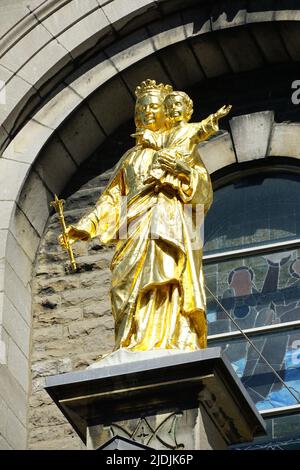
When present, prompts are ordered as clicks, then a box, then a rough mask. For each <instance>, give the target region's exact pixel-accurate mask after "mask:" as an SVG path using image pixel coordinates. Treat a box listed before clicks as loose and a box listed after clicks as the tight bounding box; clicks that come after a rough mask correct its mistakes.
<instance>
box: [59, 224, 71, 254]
mask: <svg viewBox="0 0 300 470" xmlns="http://www.w3.org/2000/svg"><path fill="white" fill-rule="evenodd" d="M70 230H71V227H67V230H66V234H63V233H60V234H59V235H58V237H57V241H58V243H59V244H60V246H61V247H62V248H64V249H65V250H67V249H68V246H67V240H66V236H68V234H69V232H70Z"/></svg>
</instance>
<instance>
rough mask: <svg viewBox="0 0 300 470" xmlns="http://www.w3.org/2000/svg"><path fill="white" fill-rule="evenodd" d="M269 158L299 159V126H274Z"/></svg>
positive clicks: (284, 124) (287, 124) (291, 124)
mask: <svg viewBox="0 0 300 470" xmlns="http://www.w3.org/2000/svg"><path fill="white" fill-rule="evenodd" d="M269 155H270V156H279V157H294V158H300V124H299V123H282V124H274V125H273V129H272V135H271V140H270V148H269Z"/></svg>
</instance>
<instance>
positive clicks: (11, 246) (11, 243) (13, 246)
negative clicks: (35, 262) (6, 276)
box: [6, 232, 32, 286]
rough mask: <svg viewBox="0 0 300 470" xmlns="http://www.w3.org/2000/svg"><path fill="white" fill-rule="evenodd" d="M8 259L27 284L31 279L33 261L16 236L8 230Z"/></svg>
mask: <svg viewBox="0 0 300 470" xmlns="http://www.w3.org/2000/svg"><path fill="white" fill-rule="evenodd" d="M6 259H7V261H8V262H9V264H10V266H11V267H12V268H13V270H14V271H15V272H16V273H18V276H19V277H20V279H22V282H23V284H24V285H25V286H27V285H29V283H30V281H31V271H32V261H31V259H30V258H29V257H28V256H27V254H26V253H25V251H24V250H23V249H22V247H21V246H20V245H19V243H18V242H17V240H16V239H15V237H14V236H13V235H12V234H11V232H8V237H7V243H6Z"/></svg>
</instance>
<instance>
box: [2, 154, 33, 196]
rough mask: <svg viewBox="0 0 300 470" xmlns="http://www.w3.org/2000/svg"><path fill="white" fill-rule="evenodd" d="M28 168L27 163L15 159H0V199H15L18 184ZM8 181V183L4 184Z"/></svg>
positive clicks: (22, 179)
mask: <svg viewBox="0 0 300 470" xmlns="http://www.w3.org/2000/svg"><path fill="white" fill-rule="evenodd" d="M28 170H29V165H28V164H26V163H21V162H17V161H10V160H7V159H5V158H3V157H2V158H1V159H0V201H15V200H16V199H17V196H18V193H19V190H20V186H21V185H22V182H23V181H24V178H25V176H26V174H27V172H28ZM7 181H10V184H9V185H8V184H6V182H7Z"/></svg>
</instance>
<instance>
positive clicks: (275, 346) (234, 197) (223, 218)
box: [204, 173, 300, 434]
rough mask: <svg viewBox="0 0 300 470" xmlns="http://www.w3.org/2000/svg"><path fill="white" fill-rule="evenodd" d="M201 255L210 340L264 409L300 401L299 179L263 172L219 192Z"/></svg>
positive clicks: (207, 220)
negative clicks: (223, 354)
mask: <svg viewBox="0 0 300 470" xmlns="http://www.w3.org/2000/svg"><path fill="white" fill-rule="evenodd" d="M298 247H299V248H298ZM204 253H205V257H204V258H205V262H204V271H205V280H206V285H207V287H208V289H209V290H210V291H211V293H212V294H213V295H211V294H210V293H209V292H207V320H208V333H209V343H208V345H209V346H217V345H220V346H222V348H223V350H224V351H225V352H226V354H227V357H228V358H229V360H230V362H231V364H232V366H233V368H234V369H235V371H236V373H237V374H238V376H239V377H240V378H241V381H242V382H243V384H244V385H245V387H246V389H247V391H248V393H249V394H250V396H251V398H252V400H253V401H254V403H255V404H256V406H257V408H258V409H259V410H267V409H272V408H278V407H286V406H293V405H297V404H299V403H300V176H298V175H296V174H294V175H291V174H283V173H281V174H274V173H272V174H267V173H260V174H256V175H255V176H249V177H247V178H243V179H240V180H239V181H238V182H235V183H232V184H229V185H227V186H225V187H223V188H221V189H219V190H217V191H215V195H214V203H213V206H212V208H211V210H210V212H209V214H208V216H207V218H206V223H205V251H204ZM215 297H217V299H218V301H219V303H218V302H217V301H216V299H215ZM220 304H221V305H220ZM222 306H223V307H224V308H222ZM224 309H225V310H226V311H225V310H224ZM230 317H231V318H230ZM233 320H234V321H233ZM240 330H242V331H246V333H247V334H248V335H249V337H250V340H251V341H253V343H254V345H255V347H256V348H257V349H258V351H259V353H261V354H262V356H263V357H261V356H260V354H259V353H258V352H257V351H255V349H254V348H253V346H251V344H250V343H249V341H247V339H246V338H245V337H243V334H242V332H241V331H240ZM263 358H265V359H266V360H267V361H268V362H269V363H270V364H271V366H272V367H273V368H274V369H275V371H276V372H277V373H278V374H279V377H280V379H279V378H278V377H276V375H275V374H274V372H273V371H272V369H271V368H270V366H268V365H267V363H266V362H265V360H264V359H263ZM282 381H283V382H285V383H286V385H287V387H285V386H284V384H283V383H282ZM288 388H289V389H290V390H289V389H288ZM299 434H300V432H299Z"/></svg>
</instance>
